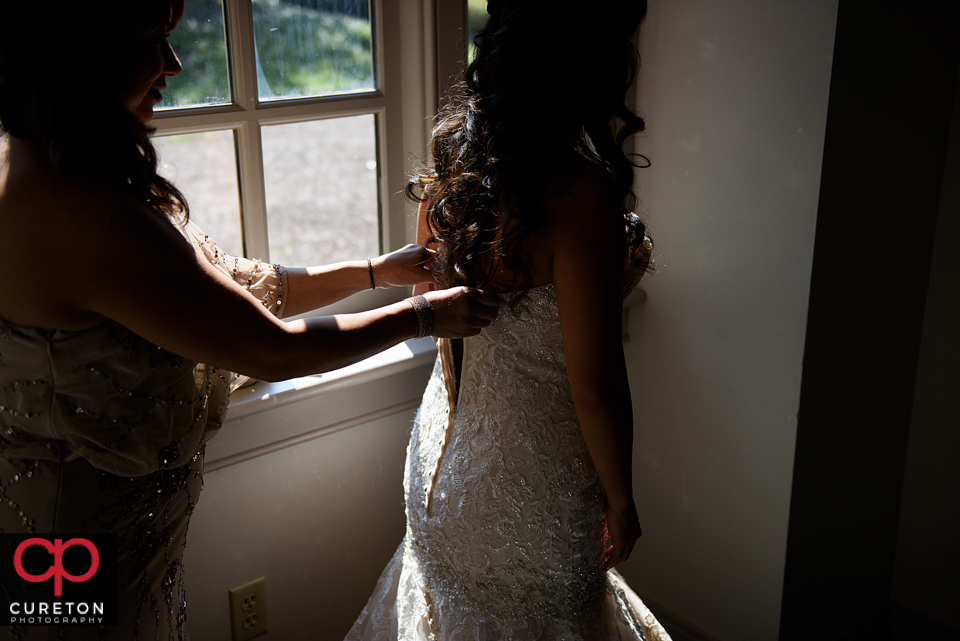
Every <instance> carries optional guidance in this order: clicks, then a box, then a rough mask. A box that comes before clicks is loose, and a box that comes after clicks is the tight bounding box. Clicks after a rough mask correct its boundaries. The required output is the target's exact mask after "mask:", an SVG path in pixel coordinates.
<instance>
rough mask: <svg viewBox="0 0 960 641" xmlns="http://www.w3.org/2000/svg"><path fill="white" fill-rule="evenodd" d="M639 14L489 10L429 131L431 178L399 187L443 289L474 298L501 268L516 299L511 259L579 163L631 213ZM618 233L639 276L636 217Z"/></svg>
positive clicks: (545, 4) (620, 4) (510, 3)
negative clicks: (471, 291) (424, 231)
mask: <svg viewBox="0 0 960 641" xmlns="http://www.w3.org/2000/svg"><path fill="white" fill-rule="evenodd" d="M646 9H647V3H646V0H594V1H593V2H588V3H583V2H580V1H579V0H578V1H576V2H573V1H570V0H499V1H494V0H491V2H490V3H489V5H488V12H489V13H490V18H489V20H488V22H487V24H486V26H485V27H484V28H483V29H482V30H481V31H480V32H479V33H478V34H477V37H476V45H477V52H476V58H475V59H474V61H473V62H472V63H471V64H470V65H469V67H467V69H466V72H465V74H464V78H463V80H462V82H461V83H460V84H459V85H458V87H457V88H456V93H455V95H454V97H453V98H451V100H450V101H449V102H448V104H447V105H446V106H445V107H444V109H443V110H442V111H441V116H440V120H439V123H438V124H437V126H436V127H435V128H434V130H433V134H432V139H431V149H430V152H431V156H432V167H429V168H426V169H423V170H421V172H420V173H419V174H418V175H416V176H414V177H413V178H411V179H410V180H409V181H408V183H407V187H406V194H407V196H408V197H409V198H411V199H413V200H416V201H419V202H428V203H429V205H428V211H427V223H428V225H429V229H430V233H431V234H432V236H431V238H430V239H429V241H428V245H429V246H431V247H435V248H436V250H437V253H436V258H437V269H436V273H437V274H438V277H439V278H438V279H439V281H440V282H441V284H442V285H443V286H453V285H472V286H476V287H483V286H484V285H487V284H488V283H490V282H491V280H492V279H493V277H494V275H495V274H496V273H497V269H498V268H499V267H501V266H503V267H506V269H507V270H508V271H509V272H510V273H512V274H514V278H515V281H514V283H513V288H514V289H517V290H519V291H521V292H524V293H525V292H526V291H527V290H528V289H529V287H530V284H531V283H530V273H529V270H528V269H527V267H526V266H525V265H524V263H523V261H522V260H521V258H520V252H521V251H522V250H523V248H524V246H525V244H526V243H527V241H528V240H529V238H530V234H531V233H532V232H533V231H534V230H535V229H537V227H538V225H539V224H540V223H541V221H542V219H543V216H544V212H543V210H542V207H541V205H540V201H541V198H542V197H543V196H544V194H545V193H546V190H547V189H548V188H549V189H551V190H553V189H555V188H557V187H556V186H557V185H558V184H560V185H564V184H566V185H569V184H572V181H573V180H574V178H575V177H576V175H577V173H578V172H579V171H581V170H582V168H583V165H584V164H585V163H586V164H588V165H591V166H594V167H599V168H601V169H602V170H603V171H604V172H605V173H606V174H607V175H608V176H609V177H610V179H611V181H612V182H613V184H615V186H616V189H617V190H618V191H619V193H620V194H622V198H623V206H624V212H625V214H626V212H631V211H632V210H633V209H634V208H635V207H636V204H637V199H636V195H635V194H634V191H633V185H634V167H646V166H648V165H649V162H648V161H647V159H646V158H645V157H643V156H640V155H632V156H631V155H627V154H626V153H625V152H624V151H623V147H624V143H625V142H626V141H627V139H628V138H629V137H630V136H632V135H634V134H636V133H638V132H641V131H643V130H644V122H643V120H642V119H641V118H640V117H639V116H638V115H637V114H635V113H633V111H632V110H631V109H630V108H629V107H628V106H627V105H626V103H625V99H626V92H627V90H628V87H629V86H630V85H631V84H632V82H633V80H634V78H635V77H636V74H637V71H638V69H639V63H640V58H639V54H638V52H637V49H636V46H635V45H634V43H633V40H632V38H633V35H634V34H635V33H636V31H637V29H638V28H639V25H640V23H641V22H642V21H643V18H644V16H645V15H646ZM560 189H563V187H562V186H561V187H560ZM625 223H626V226H627V245H628V248H627V257H626V262H627V267H628V268H629V269H630V270H632V271H634V272H635V273H641V272H643V271H645V270H646V269H647V268H648V266H649V262H650V252H651V249H652V245H651V243H650V239H649V237H648V236H647V234H646V230H645V228H644V226H643V223H642V222H641V221H640V219H639V218H638V217H636V216H633V215H629V214H627V215H626V216H625ZM522 295H523V294H521V297H522Z"/></svg>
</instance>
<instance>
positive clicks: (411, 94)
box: [151, 0, 435, 313]
mask: <svg viewBox="0 0 960 641" xmlns="http://www.w3.org/2000/svg"><path fill="white" fill-rule="evenodd" d="M400 4H403V7H401V6H400ZM223 5H224V28H225V31H226V47H227V58H228V73H229V75H230V82H231V88H232V99H233V102H232V103H230V104H221V105H203V106H195V107H183V108H175V109H165V110H162V111H157V112H156V113H155V115H154V119H153V121H152V123H151V124H152V126H153V127H154V128H155V129H156V133H155V136H168V135H177V134H190V133H201V132H207V131H231V132H232V133H233V138H234V146H235V153H236V162H237V179H238V187H239V193H238V198H239V206H240V223H241V233H242V238H243V247H244V254H245V255H246V256H248V257H252V258H259V259H261V260H264V261H269V260H270V251H269V250H270V248H269V240H268V230H267V205H266V183H265V178H264V169H263V144H262V139H261V128H262V127H263V126H268V125H277V124H288V123H296V122H309V121H317V120H324V119H331V118H337V117H344V116H354V115H368V114H372V115H373V116H374V119H375V126H376V146H377V180H378V185H377V187H378V209H379V211H378V220H379V230H378V234H379V247H380V251H381V252H388V251H392V250H394V249H398V248H400V247H402V246H403V245H405V244H406V243H407V242H414V240H413V238H415V210H413V213H411V209H412V207H411V206H410V205H409V204H408V203H405V201H404V198H403V193H402V192H403V186H404V184H405V181H406V177H407V175H408V173H409V172H410V171H411V170H412V169H413V166H414V164H413V163H407V162H405V152H404V150H405V149H411V150H418V149H423V148H424V143H425V141H426V134H427V131H428V129H426V128H425V127H424V121H425V120H426V119H427V118H428V117H429V116H432V115H433V113H435V111H434V110H431V109H430V107H429V104H428V103H429V102H430V101H429V99H428V100H426V101H425V100H424V96H425V95H429V94H430V92H431V90H432V87H430V86H429V85H430V84H431V83H430V82H429V77H427V78H423V77H421V78H420V79H419V80H420V82H416V80H418V78H417V77H416V75H417V74H422V73H423V72H424V70H425V69H427V68H428V67H429V64H428V60H429V59H430V58H432V56H431V55H429V54H430V50H431V46H430V44H431V43H430V42H429V41H428V39H427V38H425V37H424V36H425V35H426V34H427V33H430V31H428V30H426V29H425V27H426V26H427V25H429V23H430V20H429V15H428V14H430V13H432V12H431V11H430V9H431V8H432V6H433V0H420V2H419V3H418V2H410V3H406V2H405V3H398V2H396V0H371V2H370V20H371V39H372V49H373V77H374V84H375V88H374V89H373V90H364V91H359V92H345V93H337V94H331V95H324V96H316V97H303V98H284V99H279V100H260V99H259V97H258V95H257V84H256V54H255V49H254V26H253V7H252V0H224V3H223ZM401 34H404V37H403V38H401ZM405 58H406V59H407V60H408V61H409V60H411V59H413V62H414V63H415V64H413V65H411V66H410V67H409V68H408V67H407V66H405V65H404V64H403V62H402V60H403V59H405ZM405 80H409V81H410V82H409V84H410V87H409V88H408V90H407V91H406V93H405V92H404V81H405ZM417 122H420V123H421V124H420V126H419V127H418V126H416V123H417ZM408 130H409V131H408ZM408 165H409V166H408ZM356 258H357V259H363V258H366V257H365V256H356ZM302 266H303V265H288V267H302ZM405 294H406V291H405V290H403V289H399V288H398V289H397V290H396V291H395V290H378V291H377V292H369V293H368V294H367V295H363V296H359V297H352V298H351V299H350V301H349V302H344V303H341V304H339V305H334V306H331V307H330V308H324V310H323V313H335V312H338V311H358V310H360V309H368V308H370V307H373V306H376V305H382V304H386V303H389V302H392V301H394V300H398V299H400V298H402V297H403V296H404V295H405Z"/></svg>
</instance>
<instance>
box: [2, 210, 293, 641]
mask: <svg viewBox="0 0 960 641" xmlns="http://www.w3.org/2000/svg"><path fill="white" fill-rule="evenodd" d="M181 230H182V232H183V234H184V236H185V237H186V238H187V240H188V241H189V242H191V243H192V244H193V245H194V247H195V248H196V251H197V252H199V253H200V255H202V256H203V257H204V258H205V259H206V260H208V261H210V262H211V263H212V264H213V265H215V266H216V267H217V268H218V269H220V270H221V271H223V272H224V273H226V274H227V275H229V276H231V277H232V278H234V280H235V281H236V282H238V283H239V284H241V285H242V286H243V287H245V288H246V289H247V290H248V291H250V292H251V293H252V294H253V295H254V296H255V297H257V298H258V299H259V300H260V301H261V302H262V303H263V305H264V306H265V307H266V308H267V309H269V310H270V311H271V312H273V313H274V314H277V315H278V316H280V315H281V313H282V307H283V299H284V296H285V291H286V289H285V288H286V279H285V276H284V270H283V268H282V267H280V266H278V265H267V264H264V263H261V262H260V261H253V260H247V259H243V258H233V257H230V256H225V255H224V254H223V253H222V252H221V251H220V250H219V249H218V248H217V246H216V245H214V243H213V242H211V241H210V239H209V238H207V237H206V236H205V235H204V234H203V232H201V231H200V230H199V229H197V228H196V226H195V225H193V224H192V223H188V224H186V225H184V226H182V228H181ZM157 276H158V278H159V277H162V274H158V275H157ZM183 331H190V328H189V327H184V328H183ZM235 383H236V381H235V377H234V375H233V374H232V373H230V372H226V371H223V370H220V369H217V368H215V367H211V366H209V365H204V364H202V363H196V362H194V361H190V360H188V359H185V358H182V357H180V356H177V355H176V354H172V353H170V352H168V351H166V350H165V349H163V348H161V347H158V346H157V345H154V344H152V343H150V342H149V341H147V340H145V339H143V338H141V337H140V336H138V335H136V334H134V333H133V332H131V331H130V330H128V329H127V328H125V327H123V326H122V325H119V324H118V323H115V322H113V321H110V320H107V321H104V322H102V323H100V324H99V325H96V326H94V327H91V328H89V329H85V330H81V331H61V330H43V329H39V328H28V327H19V326H17V325H14V324H11V323H8V322H5V321H3V320H2V319H0V531H2V532H4V533H14V534H20V533H41V534H51V533H57V534H67V533H112V534H115V535H117V537H118V557H119V558H118V562H117V567H118V583H119V584H118V598H119V604H118V606H119V607H118V625H117V626H116V627H112V626H111V627H102V628H101V627H79V626H68V627H63V628H61V627H60V626H48V627H41V626H24V625H10V622H9V621H4V625H10V627H9V628H8V631H9V638H14V639H20V640H26V639H30V640H34V639H51V640H52V639H63V640H67V641H72V640H75V639H98V640H101V641H102V640H104V639H106V640H108V641H134V640H141V641H145V640H146V639H151V640H158V641H159V640H163V641H167V640H178V641H179V640H182V639H186V638H187V635H186V629H185V619H186V599H185V595H184V590H183V564H182V558H183V548H184V544H185V541H186V534H187V524H188V522H189V520H190V515H191V513H192V512H193V509H194V506H195V505H196V503H197V499H198V497H199V494H200V488H201V486H202V485H203V478H202V474H203V451H204V443H206V442H207V440H209V439H210V437H211V436H213V435H214V434H215V433H216V431H217V430H218V429H219V428H220V426H221V424H222V423H223V417H224V414H225V412H226V408H227V400H228V396H229V392H230V389H231V387H232V386H234V385H235ZM7 558H9V557H7ZM4 591H5V592H7V594H6V595H5V596H6V597H7V598H12V597H15V595H11V594H9V592H8V589H7V588H6V587H4ZM4 614H6V613H4Z"/></svg>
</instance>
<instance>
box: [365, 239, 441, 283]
mask: <svg viewBox="0 0 960 641" xmlns="http://www.w3.org/2000/svg"><path fill="white" fill-rule="evenodd" d="M370 266H371V267H372V268H373V281H374V283H376V285H377V287H378V288H380V289H387V288H389V287H406V286H407V285H416V284H417V283H433V282H434V279H433V255H432V254H431V253H430V252H428V251H427V250H426V249H424V248H423V247H421V246H420V245H407V246H406V247H401V248H400V249H398V250H396V251H392V252H390V253H389V254H384V255H383V256H377V257H376V258H371V259H370Z"/></svg>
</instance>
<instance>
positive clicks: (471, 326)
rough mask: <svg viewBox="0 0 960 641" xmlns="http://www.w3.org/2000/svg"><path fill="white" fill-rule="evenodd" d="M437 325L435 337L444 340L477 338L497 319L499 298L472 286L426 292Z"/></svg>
mask: <svg viewBox="0 0 960 641" xmlns="http://www.w3.org/2000/svg"><path fill="white" fill-rule="evenodd" d="M425 296H427V297H428V301H429V302H430V306H431V308H433V311H434V314H435V317H436V324H435V327H434V335H435V336H439V337H441V338H461V337H465V336H476V335H477V334H479V333H480V332H481V330H483V328H484V327H487V326H488V325H489V324H490V323H491V322H493V320H494V319H496V317H497V311H498V306H499V302H500V301H499V299H498V298H497V296H496V295H495V294H491V293H490V292H483V291H481V290H479V289H473V288H470V287H454V288H451V289H444V290H435V291H432V292H427V294H425Z"/></svg>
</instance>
